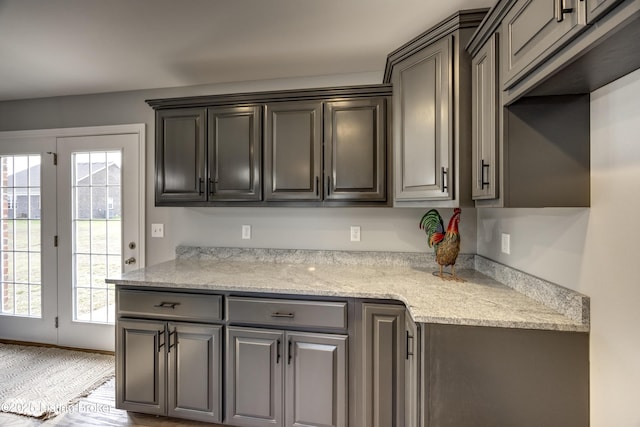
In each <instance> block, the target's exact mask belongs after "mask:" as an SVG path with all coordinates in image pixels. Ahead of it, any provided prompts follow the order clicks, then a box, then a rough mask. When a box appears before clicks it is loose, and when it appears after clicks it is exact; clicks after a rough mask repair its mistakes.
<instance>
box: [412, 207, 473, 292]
mask: <svg viewBox="0 0 640 427" xmlns="http://www.w3.org/2000/svg"><path fill="white" fill-rule="evenodd" d="M460 212H461V211H460V208H455V209H454V210H453V216H452V217H451V219H450V220H449V226H448V227H447V232H446V233H445V232H444V225H443V223H442V217H441V216H440V214H439V213H438V211H437V210H435V209H431V210H430V211H429V212H427V213H426V214H424V216H423V217H422V219H421V220H420V229H421V230H424V232H425V233H426V234H427V237H428V238H429V240H428V243H429V247H430V248H431V247H433V248H434V249H435V252H436V262H437V263H438V264H439V265H440V278H442V279H443V280H448V279H447V278H445V276H444V275H443V273H442V268H443V267H444V266H448V265H450V266H451V279H453V280H456V281H460V282H464V279H462V278H460V277H458V276H457V275H456V268H455V263H456V259H457V258H458V253H459V252H460V233H459V232H458V224H459V223H460ZM434 274H435V273H434Z"/></svg>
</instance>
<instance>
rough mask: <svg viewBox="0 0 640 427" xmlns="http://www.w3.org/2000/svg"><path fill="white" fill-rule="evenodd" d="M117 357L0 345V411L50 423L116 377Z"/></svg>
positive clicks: (26, 346) (45, 348) (51, 348)
mask: <svg viewBox="0 0 640 427" xmlns="http://www.w3.org/2000/svg"><path fill="white" fill-rule="evenodd" d="M114 368H115V362H114V357H113V356H111V355H106V354H97V353H87V352H83V351H74V350H65V349H61V348H53V347H39V346H29V345H14V344H3V343H0V411H1V412H10V413H14V414H19V415H27V416H30V417H36V418H40V419H47V418H51V417H53V416H56V415H58V414H60V413H64V412H72V411H73V410H74V407H73V405H74V403H76V402H77V401H78V400H79V399H80V398H81V397H84V396H86V395H87V394H89V392H91V391H92V390H94V389H95V388H96V387H99V386H100V385H102V384H103V383H104V382H105V381H107V380H108V379H109V378H111V377H113V375H114Z"/></svg>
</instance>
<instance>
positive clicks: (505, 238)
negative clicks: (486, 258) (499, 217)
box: [502, 233, 511, 255]
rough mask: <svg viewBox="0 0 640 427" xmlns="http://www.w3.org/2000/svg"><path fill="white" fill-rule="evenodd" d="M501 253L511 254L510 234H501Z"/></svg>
mask: <svg viewBox="0 0 640 427" xmlns="http://www.w3.org/2000/svg"><path fill="white" fill-rule="evenodd" d="M502 253H503V254H507V255H509V254H511V234H509V233H502Z"/></svg>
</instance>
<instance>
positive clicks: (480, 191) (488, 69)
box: [471, 34, 498, 200]
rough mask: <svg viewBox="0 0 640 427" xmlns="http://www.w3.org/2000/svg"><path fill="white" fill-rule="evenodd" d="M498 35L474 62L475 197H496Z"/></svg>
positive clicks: (488, 42)
mask: <svg viewBox="0 0 640 427" xmlns="http://www.w3.org/2000/svg"><path fill="white" fill-rule="evenodd" d="M497 37H498V35H497V34H494V35H493V36H492V37H491V38H490V39H489V40H488V41H487V43H486V44H485V45H484V47H483V48H482V49H480V51H479V52H478V53H477V54H476V56H475V57H474V58H473V61H472V70H471V74H472V80H471V85H472V93H471V98H472V99H471V102H472V119H471V122H472V132H473V133H472V157H473V163H472V164H471V168H472V176H473V183H472V187H471V188H472V196H473V199H474V200H478V199H495V198H496V184H497V181H496V170H497V168H496V166H497V164H496V160H497V158H496V147H497V144H498V139H497V138H498V136H497V135H498V133H497V131H498V124H497V122H498V92H497V82H498V74H497V66H496V64H497V62H496V61H497V55H496V48H497V44H496V43H497Z"/></svg>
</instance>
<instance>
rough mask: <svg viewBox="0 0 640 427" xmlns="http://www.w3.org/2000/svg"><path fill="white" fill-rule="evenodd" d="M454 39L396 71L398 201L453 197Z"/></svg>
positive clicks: (411, 60)
mask: <svg viewBox="0 0 640 427" xmlns="http://www.w3.org/2000/svg"><path fill="white" fill-rule="evenodd" d="M451 73H452V67H451V39H450V38H445V39H443V40H440V41H438V42H436V43H434V44H432V45H430V46H428V47H426V48H424V49H423V50H422V51H420V52H418V53H416V54H415V55H412V56H411V57H409V58H407V59H405V60H404V61H402V62H400V63H398V64H397V65H396V66H395V67H394V71H393V79H392V82H393V90H394V95H395V96H394V98H393V104H394V108H393V109H394V120H395V121H394V133H393V134H394V141H395V153H394V154H395V200H396V201H403V200H407V201H416V200H418V201H420V200H433V199H445V200H448V199H451V195H452V192H451V191H450V190H451V186H450V183H449V181H450V179H449V173H450V171H452V163H451V160H452V156H451V148H452V141H451V137H452V134H451V126H450V119H451V118H452V112H451V106H452V105H451V96H452V87H451V84H452V74H451Z"/></svg>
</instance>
